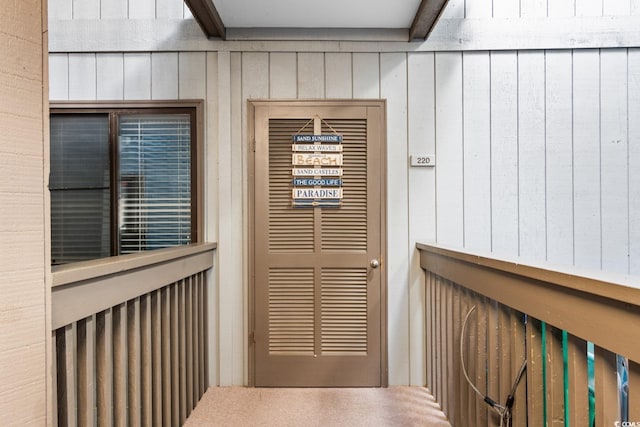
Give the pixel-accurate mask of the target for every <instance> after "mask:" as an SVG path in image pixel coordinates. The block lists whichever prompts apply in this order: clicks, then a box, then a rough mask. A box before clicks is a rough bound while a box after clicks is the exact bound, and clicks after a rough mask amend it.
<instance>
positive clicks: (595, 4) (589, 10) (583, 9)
mask: <svg viewBox="0 0 640 427" xmlns="http://www.w3.org/2000/svg"><path fill="white" fill-rule="evenodd" d="M603 1H606V0H575V2H576V16H602V2H603Z"/></svg>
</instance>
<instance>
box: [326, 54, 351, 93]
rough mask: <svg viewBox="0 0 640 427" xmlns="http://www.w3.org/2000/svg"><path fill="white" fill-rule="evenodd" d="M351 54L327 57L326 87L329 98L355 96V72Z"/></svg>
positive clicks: (327, 55) (328, 55)
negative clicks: (353, 81) (353, 82)
mask: <svg viewBox="0 0 640 427" xmlns="http://www.w3.org/2000/svg"><path fill="white" fill-rule="evenodd" d="M351 57H352V55H351V54H350V53H327V54H326V55H325V67H326V75H325V87H326V97H327V98H351V97H352V95H353V84H352V80H353V72H352V67H351Z"/></svg>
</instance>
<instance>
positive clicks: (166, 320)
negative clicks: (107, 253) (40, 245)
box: [52, 244, 215, 426]
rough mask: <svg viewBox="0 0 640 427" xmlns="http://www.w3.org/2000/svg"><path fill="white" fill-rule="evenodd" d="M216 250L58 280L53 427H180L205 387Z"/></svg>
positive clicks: (195, 248)
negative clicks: (210, 277) (210, 288)
mask: <svg viewBox="0 0 640 427" xmlns="http://www.w3.org/2000/svg"><path fill="white" fill-rule="evenodd" d="M214 249H215V245H214V244H194V245H190V246H185V247H179V248H170V249H163V250H157V251H150V252H144V253H140V254H132V255H125V256H121V257H113V258H107V259H103V260H98V261H89V262H82V263H75V264H72V265H67V266H61V267H58V268H57V269H56V270H54V272H53V289H52V324H53V326H52V329H53V348H54V387H55V391H56V393H55V396H54V399H55V401H54V405H53V406H54V408H55V410H56V415H55V416H54V423H55V424H56V425H59V426H94V425H97V426H113V425H115V426H178V425H182V424H183V423H184V421H185V420H186V418H187V416H188V415H189V413H190V412H191V410H192V409H193V408H194V407H195V405H196V404H197V402H198V401H199V400H200V398H201V397H202V395H203V394H204V392H205V389H206V387H207V341H206V339H207V310H206V307H207V304H206V301H207V285H206V274H207V270H209V269H211V268H212V266H213V251H214Z"/></svg>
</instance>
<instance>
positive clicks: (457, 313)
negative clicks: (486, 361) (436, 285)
mask: <svg viewBox="0 0 640 427" xmlns="http://www.w3.org/2000/svg"><path fill="white" fill-rule="evenodd" d="M451 285H452V288H451V289H452V291H453V317H452V321H453V340H452V341H453V342H452V349H451V355H452V363H451V365H452V373H453V376H452V378H451V380H452V381H451V384H452V387H451V389H452V390H453V394H452V395H451V401H452V402H453V405H454V408H455V414H456V416H455V420H456V423H457V425H464V423H463V421H462V418H463V415H462V413H463V404H462V403H463V402H462V399H461V397H462V390H465V389H463V388H461V385H462V373H461V371H460V330H461V327H462V317H463V316H464V314H463V312H464V295H462V292H461V288H460V287H459V286H457V285H455V284H453V283H451Z"/></svg>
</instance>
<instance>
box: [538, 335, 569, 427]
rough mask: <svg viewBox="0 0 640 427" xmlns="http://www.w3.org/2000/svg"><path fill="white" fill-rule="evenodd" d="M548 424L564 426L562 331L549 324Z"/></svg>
mask: <svg viewBox="0 0 640 427" xmlns="http://www.w3.org/2000/svg"><path fill="white" fill-rule="evenodd" d="M546 347H547V354H546V355H543V357H546V358H547V361H546V363H547V377H546V379H545V380H546V383H547V387H546V388H547V396H546V399H547V425H549V426H564V425H565V420H564V366H563V356H562V331H561V330H560V329H557V328H554V327H553V326H551V325H547V345H546Z"/></svg>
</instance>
